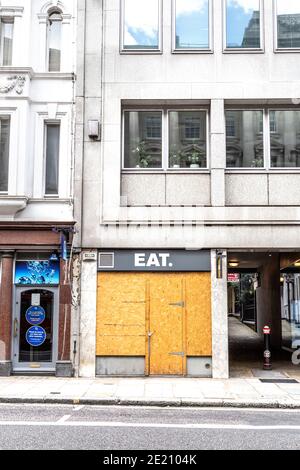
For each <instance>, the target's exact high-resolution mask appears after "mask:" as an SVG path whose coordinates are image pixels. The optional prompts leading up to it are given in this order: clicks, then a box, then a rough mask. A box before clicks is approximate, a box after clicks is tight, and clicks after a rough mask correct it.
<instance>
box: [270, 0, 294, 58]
mask: <svg viewBox="0 0 300 470" xmlns="http://www.w3.org/2000/svg"><path fill="white" fill-rule="evenodd" d="M299 6H300V2H299ZM273 24H274V52H284V53H286V52H300V47H278V23H277V0H273Z"/></svg>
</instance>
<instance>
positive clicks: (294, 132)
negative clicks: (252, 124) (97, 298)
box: [270, 110, 300, 168]
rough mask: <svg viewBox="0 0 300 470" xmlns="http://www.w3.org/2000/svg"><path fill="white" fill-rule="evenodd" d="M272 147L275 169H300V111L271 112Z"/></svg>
mask: <svg viewBox="0 0 300 470" xmlns="http://www.w3.org/2000/svg"><path fill="white" fill-rule="evenodd" d="M271 116H272V119H271ZM274 122H275V123H276V124H275V125H276V127H274ZM270 147H271V166H272V167H273V168H276V167H277V168H278V167H283V168H288V167H298V168H299V167H300V111H294V110H286V111H285V110H282V111H281V110H278V111H270Z"/></svg>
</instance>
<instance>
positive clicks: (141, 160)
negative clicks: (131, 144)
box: [132, 141, 152, 168]
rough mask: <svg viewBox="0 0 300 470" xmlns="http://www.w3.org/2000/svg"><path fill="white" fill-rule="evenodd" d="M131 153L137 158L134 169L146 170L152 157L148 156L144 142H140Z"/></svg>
mask: <svg viewBox="0 0 300 470" xmlns="http://www.w3.org/2000/svg"><path fill="white" fill-rule="evenodd" d="M132 153H133V154H134V155H136V156H137V159H136V161H137V164H136V166H135V167H136V168H148V167H149V165H150V164H151V160H152V157H151V155H149V154H148V151H147V149H146V145H145V142H144V141H141V142H140V143H139V144H138V145H137V147H136V148H134V149H133V150H132Z"/></svg>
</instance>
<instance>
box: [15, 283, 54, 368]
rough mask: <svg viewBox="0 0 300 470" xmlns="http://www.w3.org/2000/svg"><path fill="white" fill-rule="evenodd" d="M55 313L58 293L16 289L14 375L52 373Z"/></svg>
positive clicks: (43, 290)
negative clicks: (17, 373)
mask: <svg viewBox="0 0 300 470" xmlns="http://www.w3.org/2000/svg"><path fill="white" fill-rule="evenodd" d="M57 312H58V300H57V289H55V288H52V289H49V288H47V289H46V288H45V289H26V288H17V289H16V308H15V314H14V319H13V370H14V372H31V373H32V372H34V371H36V372H45V371H48V372H52V371H53V372H54V371H55V363H56V356H57V321H58V315H57Z"/></svg>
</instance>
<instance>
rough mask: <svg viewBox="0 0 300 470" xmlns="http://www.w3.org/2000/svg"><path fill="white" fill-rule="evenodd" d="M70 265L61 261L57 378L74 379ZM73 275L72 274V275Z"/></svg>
mask: <svg viewBox="0 0 300 470" xmlns="http://www.w3.org/2000/svg"><path fill="white" fill-rule="evenodd" d="M68 267H69V264H68V263H66V262H65V261H64V260H62V259H61V260H60V285H59V320H58V357H57V362H56V376H57V377H72V375H73V366H72V361H71V351H70V350H71V280H70V279H69V273H68ZM70 275H71V274H70Z"/></svg>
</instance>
